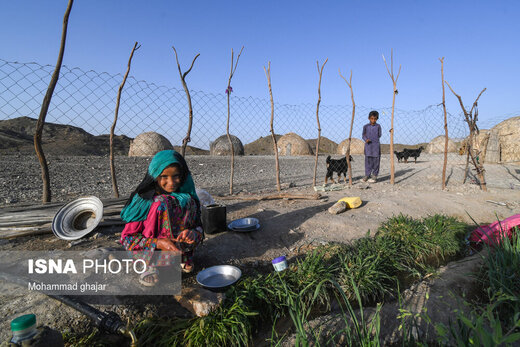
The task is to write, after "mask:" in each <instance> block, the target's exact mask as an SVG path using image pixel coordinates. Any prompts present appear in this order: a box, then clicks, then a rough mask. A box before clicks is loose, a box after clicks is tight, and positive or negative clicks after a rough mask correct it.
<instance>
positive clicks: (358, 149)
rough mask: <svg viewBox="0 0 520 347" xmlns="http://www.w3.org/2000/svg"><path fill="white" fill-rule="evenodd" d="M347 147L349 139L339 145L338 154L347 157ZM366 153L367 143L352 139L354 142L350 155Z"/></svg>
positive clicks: (351, 144)
mask: <svg viewBox="0 0 520 347" xmlns="http://www.w3.org/2000/svg"><path fill="white" fill-rule="evenodd" d="M347 147H348V139H346V140H343V141H341V142H340V144H339V145H338V150H337V152H336V153H338V154H341V155H345V154H347ZM364 153H365V143H364V142H363V140H360V139H356V138H354V137H353V138H352V141H351V143H350V154H364Z"/></svg>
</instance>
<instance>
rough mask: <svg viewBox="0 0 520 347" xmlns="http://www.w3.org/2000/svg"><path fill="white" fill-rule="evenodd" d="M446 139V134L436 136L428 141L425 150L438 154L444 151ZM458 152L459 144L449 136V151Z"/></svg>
mask: <svg viewBox="0 0 520 347" xmlns="http://www.w3.org/2000/svg"><path fill="white" fill-rule="evenodd" d="M445 141H446V136H444V135H440V136H437V137H436V138H434V139H433V140H431V141H430V143H428V146H426V150H425V152H426V153H428V154H438V153H444V143H445ZM450 152H457V144H456V143H455V142H454V141H453V140H452V139H450V138H448V153H450Z"/></svg>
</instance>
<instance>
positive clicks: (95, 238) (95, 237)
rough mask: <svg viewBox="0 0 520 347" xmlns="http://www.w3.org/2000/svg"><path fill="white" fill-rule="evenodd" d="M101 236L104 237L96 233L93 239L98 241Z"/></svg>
mask: <svg viewBox="0 0 520 347" xmlns="http://www.w3.org/2000/svg"><path fill="white" fill-rule="evenodd" d="M100 236H103V235H101V233H95V234H94V235H92V239H94V240H97V239H98V238H99V237H100Z"/></svg>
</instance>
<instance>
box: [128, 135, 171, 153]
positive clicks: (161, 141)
mask: <svg viewBox="0 0 520 347" xmlns="http://www.w3.org/2000/svg"><path fill="white" fill-rule="evenodd" d="M165 149H173V146H172V144H171V142H170V141H168V139H167V138H166V137H164V136H162V135H161V134H158V133H156V132H154V131H149V132H146V133H142V134H139V135H137V137H136V138H135V139H134V140H133V141H132V142H131V143H130V150H129V151H128V156H129V157H148V156H154V155H155V153H157V152H160V151H163V150H165Z"/></svg>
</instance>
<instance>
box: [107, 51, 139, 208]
mask: <svg viewBox="0 0 520 347" xmlns="http://www.w3.org/2000/svg"><path fill="white" fill-rule="evenodd" d="M138 44H139V43H138V42H137V41H136V42H135V44H134V47H133V48H132V52H131V53H130V58H129V59H128V67H127V68H126V73H125V76H124V77H123V82H121V85H120V86H119V90H118V91H117V101H116V111H115V113H114V122H113V123H112V126H111V127H110V176H111V177H112V190H113V192H114V197H116V198H119V189H118V188H117V179H116V168H115V166H114V131H115V129H116V123H117V117H118V115H119V104H120V102H121V92H122V91H123V87H124V86H125V83H126V79H127V78H128V74H129V73H130V65H131V64H132V58H133V56H134V52H135V51H137V50H138V49H139V48H140V47H141V46H137V45H138Z"/></svg>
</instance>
